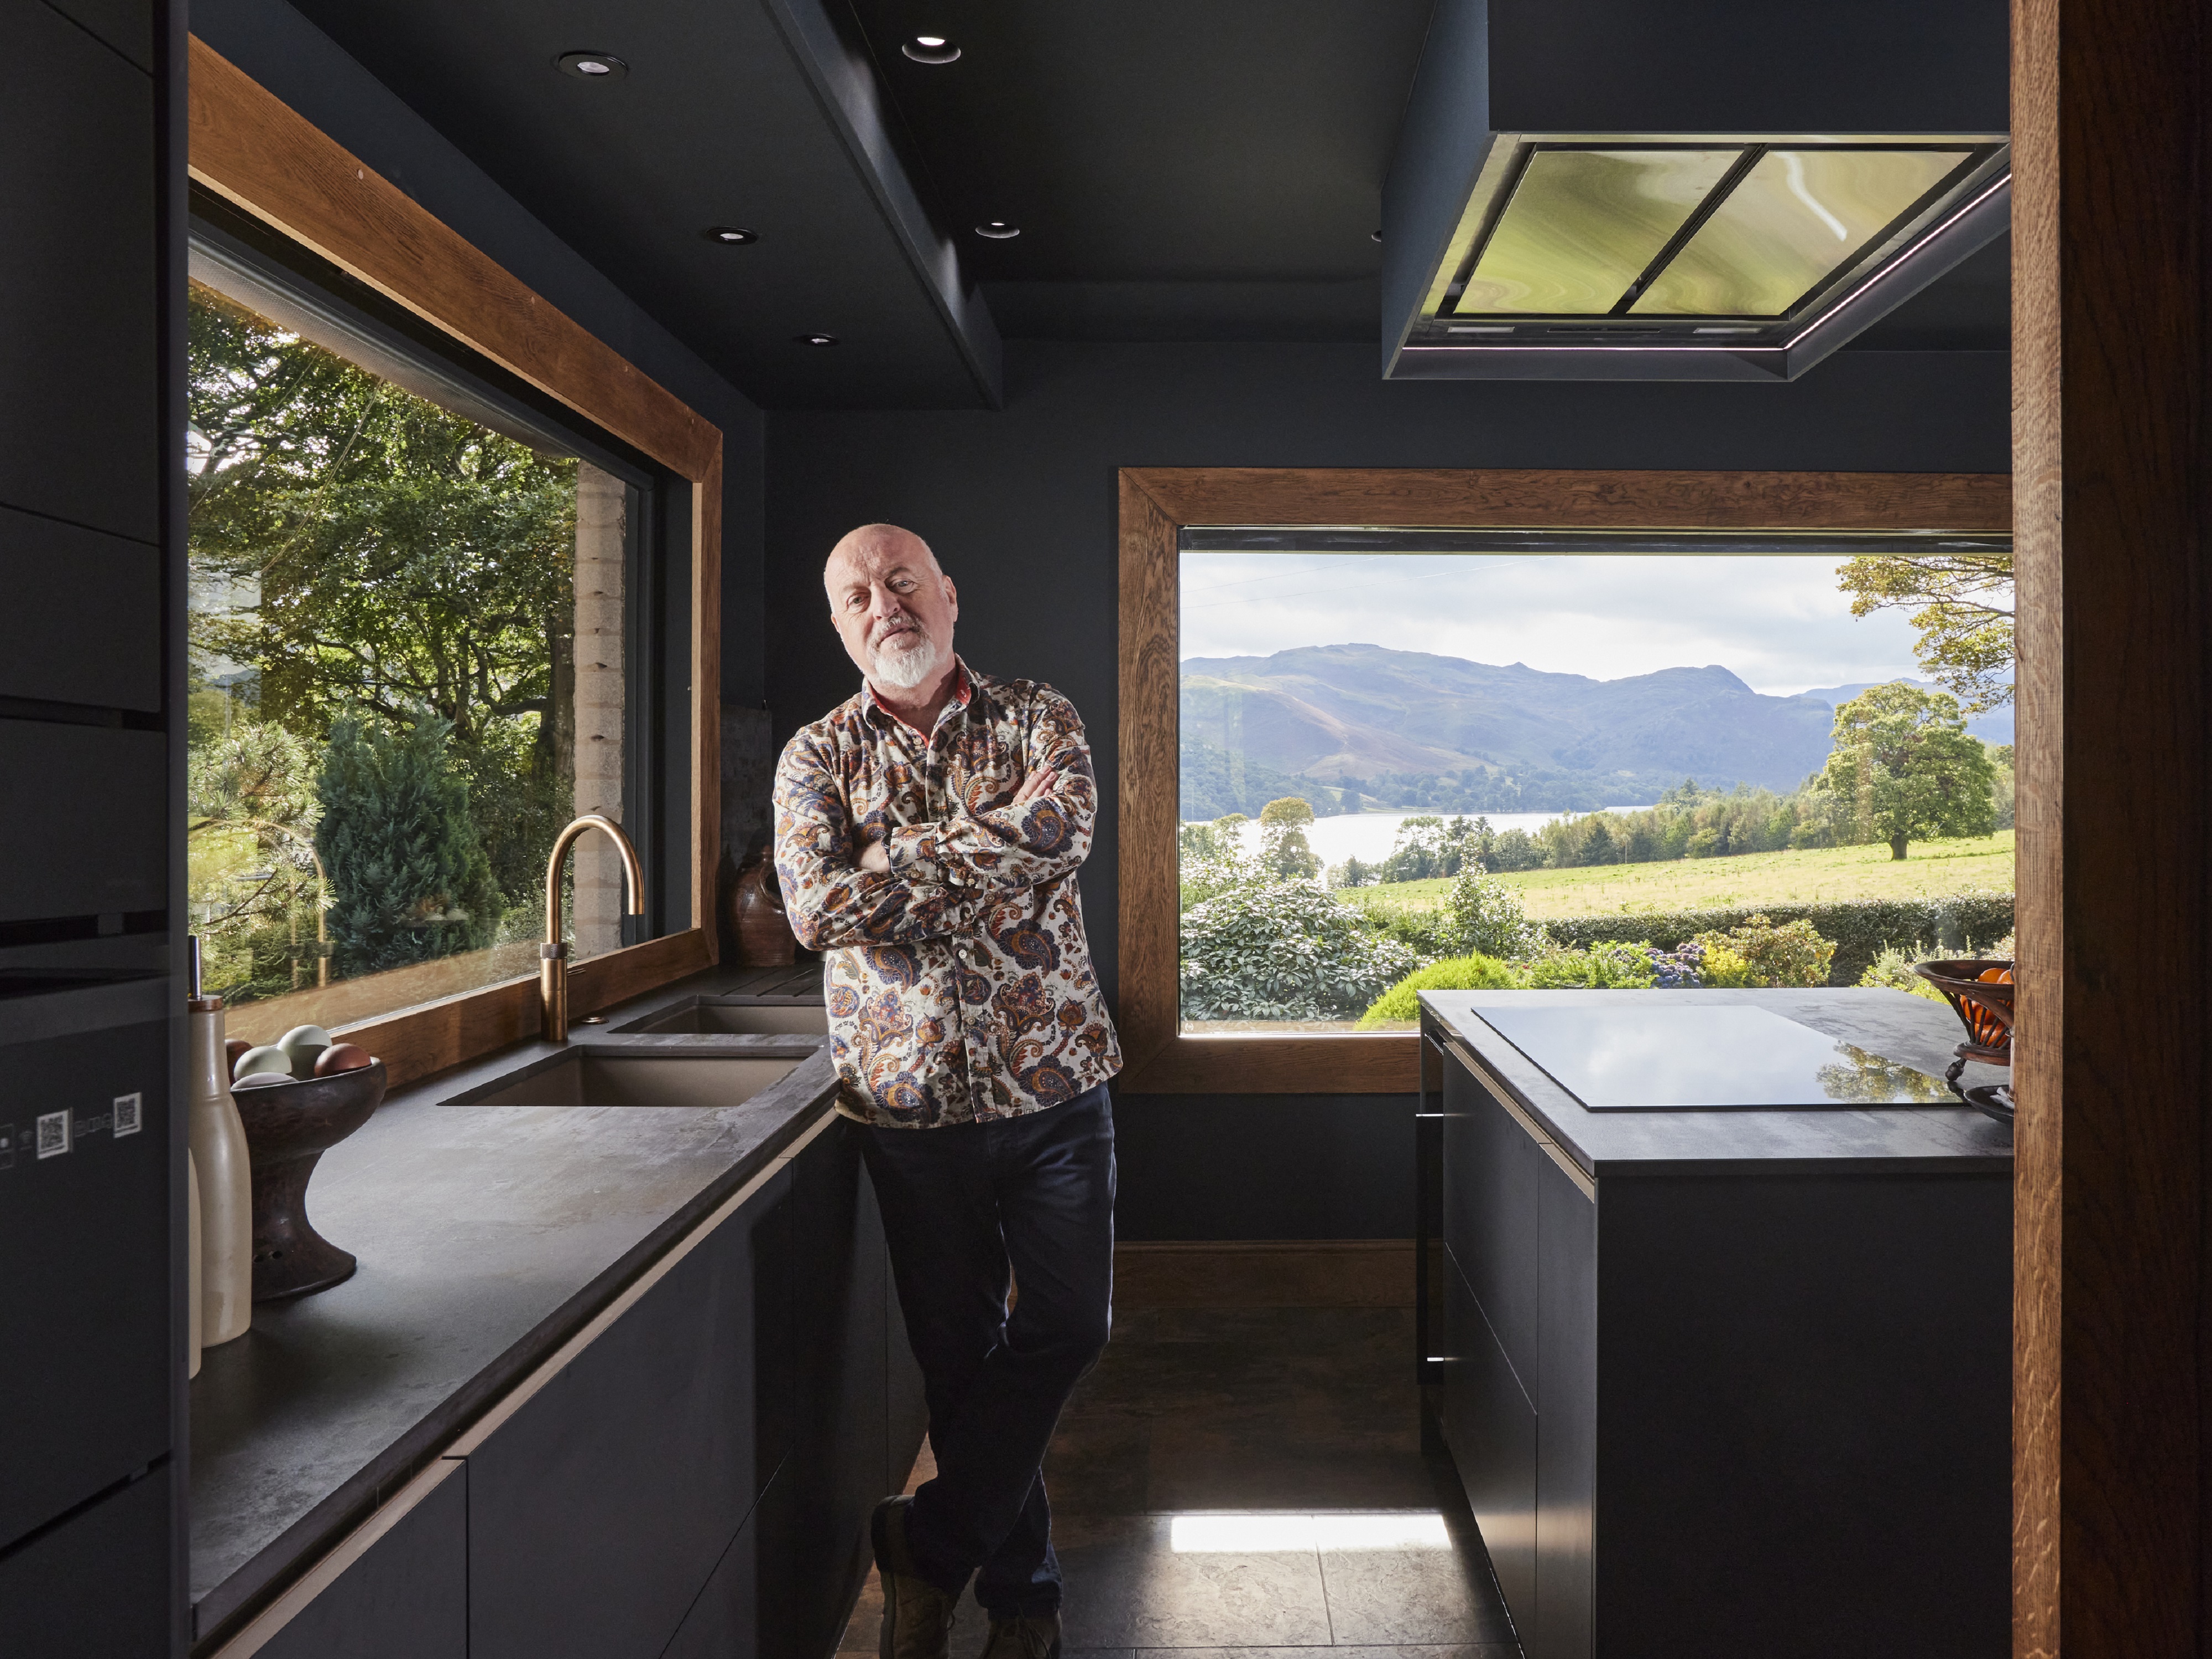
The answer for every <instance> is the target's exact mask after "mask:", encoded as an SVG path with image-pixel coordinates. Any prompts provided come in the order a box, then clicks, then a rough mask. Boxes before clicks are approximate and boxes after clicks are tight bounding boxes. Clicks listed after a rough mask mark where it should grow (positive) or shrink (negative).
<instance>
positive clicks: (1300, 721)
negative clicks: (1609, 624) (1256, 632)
mask: <svg viewBox="0 0 2212 1659" xmlns="http://www.w3.org/2000/svg"><path fill="white" fill-rule="evenodd" d="M1832 720H1833V709H1832V705H1831V704H1830V703H1829V702H1827V701H1826V699H1824V698H1820V697H1816V696H1810V695H1808V696H1796V697H1769V696H1761V695H1760V694H1759V693H1758V692H1756V691H1753V690H1752V689H1751V688H1750V687H1749V686H1747V685H1746V684H1744V683H1743V682H1742V681H1741V680H1740V679H1738V678H1736V677H1735V675H1734V674H1731V673H1730V672H1729V671H1728V670H1727V669H1725V668H1720V667H1705V668H1668V669H1663V670H1662V671H1659V672H1657V673H1656V674H1639V675H1637V676H1634V677H1632V678H1626V679H1618V680H1595V679H1590V678H1585V677H1584V676H1583V675H1579V674H1547V673H1541V672H1539V671H1537V670H1535V669H1533V668H1529V667H1527V666H1525V665H1522V664H1520V663H1514V664H1511V665H1508V666H1505V667H1496V666H1492V665H1489V664H1486V663H1477V662H1468V661H1466V660H1465V659H1461V658H1457V657H1440V656H1431V655H1429V654H1426V653H1419V652H1413V651H1393V650H1390V649H1388V648H1387V647H1383V646H1376V645H1331V646H1316V647H1304V648H1301V649H1298V650H1294V651H1279V652H1277V653H1275V654H1274V655H1273V656H1270V657H1194V658H1191V659H1188V660H1186V661H1185V662H1184V663H1183V664H1182V741H1183V744H1184V754H1185V757H1186V766H1185V786H1184V787H1185V795H1186V799H1185V803H1184V808H1183V812H1184V816H1185V817H1208V816H1212V814H1210V813H1207V812H1206V811H1203V810H1202V807H1203V805H1204V804H1205V803H1206V802H1207V801H1210V799H1211V798H1212V796H1213V795H1214V794H1215V793H1217V791H1216V789H1214V788H1212V787H1207V786H1209V785H1210V784H1212V782H1213V781H1214V779H1215V778H1218V775H1219V773H1218V766H1217V765H1215V764H1213V763H1211V760H1210V757H1208V755H1207V751H1214V752H1215V753H1218V754H1219V755H1223V756H1231V755H1241V756H1242V757H1243V758H1244V760H1245V762H1246V763H1247V764H1248V765H1249V764H1253V763H1256V764H1257V765H1258V766H1260V767H1261V768H1264V769H1267V770H1268V771H1270V772H1273V773H1279V774H1282V775H1290V776H1296V777H1298V778H1301V779H1304V780H1308V781H1311V782H1315V783H1320V784H1326V785H1333V786H1336V787H1344V788H1347V789H1351V790H1357V791H1358V792H1360V793H1364V794H1366V795H1368V796H1370V797H1372V798H1373V801H1374V804H1376V805H1428V806H1435V807H1437V808H1440V809H1443V810H1460V811H1560V810H1567V809H1586V808H1589V807H1592V806H1597V805H1607V804H1627V803H1631V802H1640V801H1646V800H1650V799H1654V798H1655V797H1656V796H1657V795H1658V793H1660V792H1661V791H1662V790H1664V789H1666V788H1668V787H1671V786H1673V785H1674V784H1678V783H1680V782H1681V781H1682V780H1683V779H1684V778H1686V777H1694V778H1696V779H1697V780H1698V781H1699V782H1701V783H1704V784H1707V785H1719V786H1721V787H1728V786H1729V785H1733V784H1735V783H1738V782H1745V783H1750V784H1753V785H1764V786H1765V787H1769V788H1772V789H1777V790H1788V789H1792V788H1795V787H1796V786H1797V785H1798V784H1799V783H1801V782H1802V781H1803V780H1804V778H1805V775H1806V774H1808V772H1811V771H1813V770H1814V769H1817V768H1818V767H1819V766H1820V763H1821V762H1822V761H1823V760H1824V759H1825V758H1826V756H1827V752H1828V732H1829V728H1830V726H1831V725H1832ZM1201 757H1206V758H1204V759H1202V758H1201ZM1194 762H1198V763H1199V764H1197V765H1195V766H1194V765H1193V764H1192V763H1194ZM1206 774H1212V775H1213V776H1212V777H1208V776H1206ZM1346 804H1347V805H1349V804H1350V803H1349V802H1347V803H1346ZM1239 810H1248V811H1249V808H1243V809H1239Z"/></svg>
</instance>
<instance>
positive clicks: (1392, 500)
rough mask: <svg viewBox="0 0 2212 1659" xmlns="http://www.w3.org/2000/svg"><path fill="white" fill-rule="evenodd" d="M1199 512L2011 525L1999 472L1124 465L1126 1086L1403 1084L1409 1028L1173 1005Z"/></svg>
mask: <svg viewBox="0 0 2212 1659" xmlns="http://www.w3.org/2000/svg"><path fill="white" fill-rule="evenodd" d="M1193 525H1247V526H1263V525H1297V526H1390V527H1395V528H1430V529H1447V528H1449V529H1462V528H1478V527H1480V528H1514V529H1575V530H1595V529H1602V530H1662V529H1672V530H1778V531H1808V530H1859V531H1866V530H1890V531H1915V530H1917V531H1948V532H1958V533H1961V534H1984V535H1987V534H1991V533H2001V532H2010V530H2011V528H2012V480H2011V478H2010V477H2008V476H2007V475H2006V474H2003V473H1994V472H1993V473H1938V472H1583V471H1529V470H1516V471H1481V470H1476V469H1468V470H1465V471H1443V470H1425V469H1405V470H1383V469H1378V468H1341V469H1325V470H1324V469H1316V468H1304V467H1282V468H1269V467H1131V468H1126V469H1124V470H1123V471H1122V472H1121V750H1120V753H1121V780H1120V787H1121V804H1120V817H1119V826H1120V827H1119V833H1120V836H1121V915H1120V921H1121V933H1120V945H1121V987H1120V990H1121V994H1120V1009H1119V1024H1120V1028H1121V1049H1122V1054H1123V1056H1124V1060H1125V1062H1126V1065H1127V1071H1126V1073H1124V1076H1123V1080H1122V1085H1121V1086H1122V1087H1123V1088H1124V1089H1126V1090H1127V1091H1129V1092H1131V1093H1133V1094H1179V1093H1206V1094H1275V1093H1295V1094H1411V1093H1413V1091H1415V1090H1417V1089H1418V1088H1419V1076H1420V1061H1419V1039H1418V1038H1417V1037H1415V1036H1413V1034H1412V1033H1410V1032H1408V1033H1403V1034H1391V1035H1387V1036H1252V1037H1243V1036H1237V1037H1188V1036H1183V1035H1182V1032H1181V1030H1180V1029H1179V1021H1178V1015H1177V1005H1178V998H1179V990H1180V985H1179V980H1178V976H1177V971H1176V970H1177V966H1178V946H1177V939H1176V934H1177V921H1178V916H1179V906H1178V904H1177V902H1176V884H1177V877H1176V826H1177V824H1178V823H1179V822H1180V815H1179V812H1178V811H1177V800H1178V797H1179V794H1180V774H1181V767H1180V764H1179V762H1178V754H1177V750H1178V743H1177V724H1178V718H1177V715H1178V702H1179V698H1178V695H1177V674H1176V665H1177V663H1178V662H1179V660H1180V655H1181V653H1180V652H1179V651H1178V649H1177V647H1176V637H1177V629H1178V623H1179V616H1180V607H1179V601H1178V591H1177V564H1178V556H1177V538H1178V537H1179V535H1180V534H1181V532H1182V530H1183V529H1184V528H1185V527H1186V526H1193Z"/></svg>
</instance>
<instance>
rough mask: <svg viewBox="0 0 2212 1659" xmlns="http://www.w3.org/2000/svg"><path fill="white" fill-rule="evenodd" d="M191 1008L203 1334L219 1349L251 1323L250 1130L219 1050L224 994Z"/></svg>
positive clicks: (194, 1161) (193, 1142) (192, 1127)
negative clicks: (240, 1115) (243, 1120)
mask: <svg viewBox="0 0 2212 1659" xmlns="http://www.w3.org/2000/svg"><path fill="white" fill-rule="evenodd" d="M186 1006H187V1007H188V1008H189V1009H190V1010H191V1059H190V1060H189V1062H188V1066H187V1073H186V1074H187V1078H188V1086H189V1088H190V1090H191V1104H190V1107H189V1110H190V1113H191V1117H190V1135H189V1139H190V1143H191V1146H190V1150H191V1158H192V1167H193V1169H194V1170H196V1171H197V1176H198V1189H199V1206H200V1228H199V1233H200V1273H199V1286H200V1339H201V1341H202V1342H203V1343H204V1345H205V1346H208V1347H210V1348H214V1347H220V1346H222V1344H223V1343H225V1342H228V1341H230V1340H233V1339H234V1338H235V1337H240V1336H243V1335H245V1334H246V1327H247V1326H249V1325H251V1324H252V1322H253V1182H252V1174H251V1172H250V1171H249V1170H248V1168H247V1165H246V1129H245V1127H244V1126H243V1125H242V1124H240V1121H239V1120H238V1103H237V1102H235V1101H234V1100H233V1099H232V1098H231V1097H230V1077H229V1072H230V1067H229V1066H228V1063H227V1061H226V1060H225V1059H224V1055H223V1051H222V998H221V997H194V998H193V999H192V1000H191V1002H190V1003H188V1004H187V1005H186Z"/></svg>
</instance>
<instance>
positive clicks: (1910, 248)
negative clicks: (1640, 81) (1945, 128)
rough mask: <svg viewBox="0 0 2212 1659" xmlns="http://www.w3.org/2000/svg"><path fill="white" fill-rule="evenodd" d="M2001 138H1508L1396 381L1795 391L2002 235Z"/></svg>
mask: <svg viewBox="0 0 2212 1659" xmlns="http://www.w3.org/2000/svg"><path fill="white" fill-rule="evenodd" d="M2009 158H2010V150H2009V145H2008V139H2007V136H2006V135H2004V134H2002V133H1967V134H1960V133H1950V134H1855V135H1765V136H1758V137H1750V136H1743V135H1735V136H1721V135H1682V136H1671V135H1670V136H1668V137H1654V136H1646V135H1600V134H1526V133H1519V134H1516V133H1499V134H1496V135H1494V136H1493V137H1492V141H1491V143H1490V148H1489V150H1488V152H1487V154H1486V155H1485V157H1484V159H1483V161H1482V165H1481V167H1480V172H1479V174H1478V176H1477V178H1476V180H1475V183H1474V188H1473V190H1472V191H1471V192H1470V195H1469V198H1468V204H1467V207H1466V210H1465V212H1464V213H1463V214H1462V216H1461V219H1460V222H1459V224H1458V226H1457V228H1456V230H1455V234H1453V235H1452V237H1451V238H1450V240H1449V244H1448V245H1447V246H1445V247H1444V248H1443V250H1442V257H1441V258H1439V259H1438V261H1437V264H1436V266H1435V268H1434V275H1433V276H1432V278H1431V281H1430V283H1429V287H1428V292H1427V294H1426V296H1425V303H1424V304H1423V305H1422V307H1421V308H1420V311H1419V314H1418V315H1417V316H1416V317H1415V318H1413V320H1412V323H1411V325H1410V327H1408V328H1407V331H1406V334H1405V336H1404V338H1403V340H1402V343H1401V347H1400V349H1399V352H1398V354H1397V359H1396V361H1395V362H1394V364H1393V365H1392V368H1391V370H1390V373H1391V375H1392V377H1393V378H1415V379H1463V378H1574V379H1581V378H1634V379H1644V378H1668V379H1673V378H1687V379H1726V380H1738V379H1766V378H1779V379H1789V378H1791V377H1792V376H1794V375H1796V374H1800V373H1802V371H1803V370H1804V368H1808V367H1809V366H1810V364H1811V363H1812V362H1817V361H1818V360H1819V359H1820V357H1823V356H1826V354H1827V353H1828V352H1829V351H1831V350H1832V349H1835V347H1836V346H1837V345H1839V344H1841V343H1843V342H1844V340H1846V339H1849V338H1850V337H1851V336H1852V335H1853V334H1856V333H1857V332H1858V331H1859V330H1861V329H1863V328H1864V327H1865V326H1866V325H1868V324H1869V323H1871V322H1873V321H1874V320H1875V319H1877V318H1879V317H1881V315H1883V314H1884V313H1887V311H1889V310H1890V309H1892V308H1893V307H1895V306H1896V305H1897V304H1899V303H1900V302H1901V301H1903V300H1905V298H1908V297H1910V295H1912V294H1913V293H1915V292H1917V291H1918V289H1920V288H1922V287H1924V286H1925V285H1926V283H1929V282H1930V281H1932V280H1933V279H1934V278H1935V277H1936V276H1940V275H1941V274H1942V272H1943V271H1945V270H1948V269H1950V268H1951V266H1953V265H1954V264H1957V263H1958V261H1959V260H1960V259H1962V258H1965V257H1966V255H1967V254H1969V253H1972V252H1974V251H1975V250H1976V249H1978V248H1979V247H1981V246H1984V244H1986V243H1987V242H1988V241H1990V240H1991V239H1992V238H1994V237H1996V235H1998V234H2002V231H2003V229H2004V228H2005V224H2006V221H2007V217H2008V204H2009V188H2010V167H2009Z"/></svg>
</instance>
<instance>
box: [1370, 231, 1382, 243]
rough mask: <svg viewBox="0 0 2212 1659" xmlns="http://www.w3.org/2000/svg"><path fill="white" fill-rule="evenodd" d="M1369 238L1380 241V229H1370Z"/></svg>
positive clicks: (1372, 240)
mask: <svg viewBox="0 0 2212 1659" xmlns="http://www.w3.org/2000/svg"><path fill="white" fill-rule="evenodd" d="M1367 240H1369V241H1370V242H1379V241H1381V240H1383V233H1382V232H1381V231H1379V230H1370V231H1369V232H1368V233H1367Z"/></svg>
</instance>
